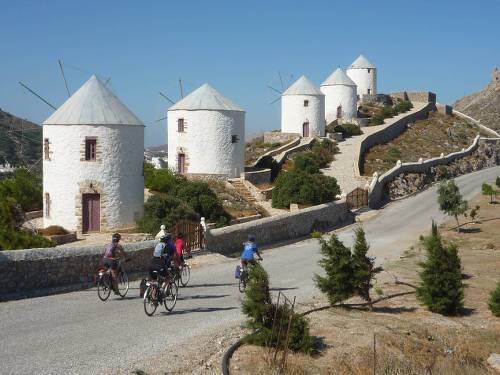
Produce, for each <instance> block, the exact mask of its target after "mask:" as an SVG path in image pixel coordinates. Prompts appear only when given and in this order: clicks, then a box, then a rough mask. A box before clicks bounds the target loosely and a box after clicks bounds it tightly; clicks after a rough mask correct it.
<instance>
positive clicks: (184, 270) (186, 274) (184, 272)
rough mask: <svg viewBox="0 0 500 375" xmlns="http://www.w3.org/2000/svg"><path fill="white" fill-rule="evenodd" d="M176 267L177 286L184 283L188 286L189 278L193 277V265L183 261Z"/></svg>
mask: <svg viewBox="0 0 500 375" xmlns="http://www.w3.org/2000/svg"><path fill="white" fill-rule="evenodd" d="M173 269H174V278H175V282H176V283H177V286H179V285H182V286H183V287H185V286H187V285H188V283H189V280H190V279H191V266H190V265H189V264H187V263H186V262H183V263H182V264H181V266H180V267H179V268H178V267H176V266H174V267H173Z"/></svg>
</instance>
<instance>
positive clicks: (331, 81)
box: [321, 68, 356, 86]
mask: <svg viewBox="0 0 500 375" xmlns="http://www.w3.org/2000/svg"><path fill="white" fill-rule="evenodd" d="M333 85H344V86H356V84H355V83H354V81H353V80H352V79H350V78H349V77H348V76H347V74H345V72H344V71H343V70H342V69H340V68H337V70H335V71H334V72H333V73H332V74H330V76H329V77H328V78H327V79H326V80H325V82H323V83H322V84H321V86H333Z"/></svg>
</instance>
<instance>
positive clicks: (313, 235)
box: [311, 230, 323, 238]
mask: <svg viewBox="0 0 500 375" xmlns="http://www.w3.org/2000/svg"><path fill="white" fill-rule="evenodd" d="M321 236H323V234H322V233H321V232H320V231H318V230H315V231H313V232H312V233H311V237H312V238H321Z"/></svg>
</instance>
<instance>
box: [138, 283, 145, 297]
mask: <svg viewBox="0 0 500 375" xmlns="http://www.w3.org/2000/svg"><path fill="white" fill-rule="evenodd" d="M145 291H146V279H142V280H141V284H140V285H139V296H141V298H143V297H144V292H145Z"/></svg>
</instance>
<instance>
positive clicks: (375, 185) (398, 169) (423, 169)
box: [368, 135, 480, 208]
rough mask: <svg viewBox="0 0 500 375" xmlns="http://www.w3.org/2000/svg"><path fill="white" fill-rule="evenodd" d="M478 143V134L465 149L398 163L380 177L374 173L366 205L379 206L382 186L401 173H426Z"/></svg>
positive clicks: (451, 160)
mask: <svg viewBox="0 0 500 375" xmlns="http://www.w3.org/2000/svg"><path fill="white" fill-rule="evenodd" d="M479 143H480V137H479V135H478V136H476V138H475V139H474V142H472V144H471V145H470V146H469V147H468V148H467V149H466V150H462V151H459V152H453V153H451V154H448V155H443V156H441V157H438V158H432V159H429V160H425V161H423V160H422V159H420V160H419V161H418V162H416V163H401V162H399V161H398V163H397V164H396V165H395V166H394V167H393V168H392V169H390V170H388V171H387V172H385V173H384V174H383V175H381V176H380V177H378V176H377V174H376V173H375V174H374V176H373V179H372V182H371V184H370V192H369V195H368V205H369V206H370V207H371V208H379V207H380V206H381V205H382V203H383V194H384V187H385V186H386V185H387V184H388V183H389V182H391V181H392V180H394V178H396V177H397V176H399V175H400V174H402V173H427V172H428V171H429V170H430V169H431V168H433V167H436V166H438V165H446V164H449V163H451V162H453V161H455V160H457V159H460V158H463V157H465V156H468V155H470V154H472V153H473V152H474V151H476V150H477V148H478V147H479Z"/></svg>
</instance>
